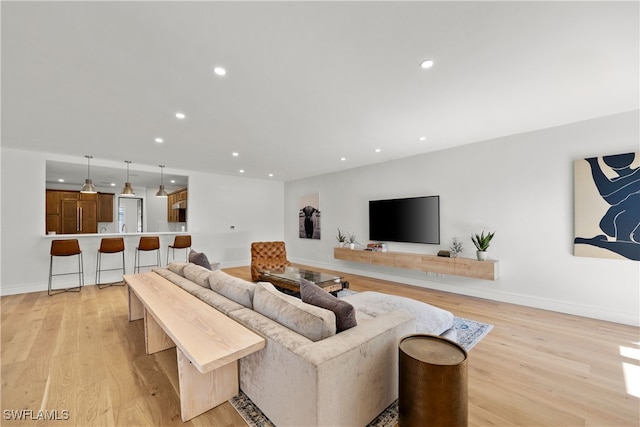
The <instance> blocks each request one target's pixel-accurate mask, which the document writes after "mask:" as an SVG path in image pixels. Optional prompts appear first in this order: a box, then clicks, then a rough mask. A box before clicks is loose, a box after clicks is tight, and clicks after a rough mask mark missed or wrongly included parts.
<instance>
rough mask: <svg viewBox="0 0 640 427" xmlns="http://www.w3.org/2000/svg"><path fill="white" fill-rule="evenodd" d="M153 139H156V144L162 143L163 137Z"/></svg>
mask: <svg viewBox="0 0 640 427" xmlns="http://www.w3.org/2000/svg"><path fill="white" fill-rule="evenodd" d="M155 141H156V142H157V143H158V144H162V143H163V142H164V139H162V138H156V139H155Z"/></svg>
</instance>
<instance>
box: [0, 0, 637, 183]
mask: <svg viewBox="0 0 640 427" xmlns="http://www.w3.org/2000/svg"><path fill="white" fill-rule="evenodd" d="M1 8H2V144H3V146H5V147H15V148H21V149H27V150H38V151H44V152H53V153H61V154H66V155H73V156H76V155H77V156H78V162H79V163H84V162H85V160H84V157H83V156H84V155H85V154H91V155H93V156H94V158H95V159H106V160H110V161H120V162H121V161H124V160H132V161H133V162H134V164H143V165H158V164H165V165H167V168H177V169H183V170H194V171H203V172H211V173H219V174H230V175H244V176H247V177H252V178H260V179H274V180H281V181H288V180H293V179H298V178H302V177H307V176H313V175H318V174H323V173H328V172H333V171H338V170H342V169H347V168H353V167H358V166H362V165H367V164H373V163H376V162H382V161H386V160H390V159H396V158H401V157H406V156H411V155H415V154H419V153H424V152H429V151H433V150H440V149H444V148H448V147H452V146H456V145H461V144H467V143H472V142H477V141H481V140H486V139H490V138H495V137H500V136H505V135H511V134H516V133H521V132H527V131H531V130H536V129H541V128H546V127H551V126H556V125H561V124H565V123H570V122H575V121H579V120H585V119H589V118H594V117H599V116H604V115H609V114H614V113H619V112H623V111H630V110H634V109H638V108H639V101H638V98H639V95H638V94H639V88H638V80H639V77H638V76H639V73H640V70H639V59H638V58H639V23H638V16H639V9H638V2H619V3H612V2H480V1H475V2H7V1H2V2H1ZM425 58H432V59H433V60H434V61H435V65H434V67H433V68H431V69H429V70H423V69H421V68H420V67H419V63H420V62H421V61H422V60H423V59H425ZM218 65H219V66H223V67H225V68H226V69H227V75H226V76H224V77H218V76H216V75H215V74H214V73H213V72H212V68H213V67H214V66H218ZM177 111H181V112H184V113H185V114H186V116H187V117H186V119H185V120H177V119H176V118H175V116H174V114H175V112H177ZM158 136H160V137H162V138H164V141H165V142H164V143H163V144H157V143H156V142H154V138H156V137H158ZM421 136H425V137H426V140H425V141H420V140H419V137H421ZM603 143H604V144H606V141H603ZM377 148H379V149H380V150H381V151H380V152H379V153H375V152H374V150H375V149H377ZM234 151H235V152H238V153H239V156H237V157H233V156H232V154H231V153H232V152H234ZM341 157H345V158H346V160H344V161H341V160H340V158H341ZM123 169H124V163H123ZM239 169H244V170H245V173H244V174H240V173H239ZM269 173H273V174H274V176H273V177H272V178H269V177H268V174H269Z"/></svg>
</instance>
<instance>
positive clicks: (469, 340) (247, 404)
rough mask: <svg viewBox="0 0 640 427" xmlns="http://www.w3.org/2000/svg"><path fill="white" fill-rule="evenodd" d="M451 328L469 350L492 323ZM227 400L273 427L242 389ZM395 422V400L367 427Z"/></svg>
mask: <svg viewBox="0 0 640 427" xmlns="http://www.w3.org/2000/svg"><path fill="white" fill-rule="evenodd" d="M339 296H340V295H339ZM453 328H454V329H455V330H456V334H457V339H456V341H457V342H458V343H459V344H460V345H461V346H462V347H464V349H465V350H467V351H469V350H471V349H472V348H473V346H475V345H476V344H477V343H478V342H479V341H480V340H481V339H482V338H484V336H485V335H487V334H488V333H489V331H490V330H491V328H493V325H489V324H486V323H481V322H476V321H475V320H471V319H465V318H462V317H454V318H453ZM229 402H230V403H231V405H233V407H234V408H235V409H236V411H238V413H239V414H240V416H241V417H242V418H243V419H244V420H245V421H246V422H247V424H249V425H250V426H251V427H275V426H274V424H273V423H272V422H271V421H269V419H268V418H267V417H266V416H265V415H264V414H263V413H262V412H261V411H260V409H258V407H257V406H256V405H254V404H253V402H252V401H251V399H249V398H248V397H247V396H246V395H245V394H244V393H243V392H242V391H240V394H239V395H238V396H236V397H234V398H233V399H231V400H230V401H229ZM397 422H398V401H397V400H396V401H395V402H393V403H392V404H391V405H389V407H388V408H387V409H385V410H384V411H383V412H382V413H381V414H380V415H378V416H377V417H376V419H375V420H373V421H371V423H370V424H369V425H368V426H367V427H393V426H395V425H396V424H397Z"/></svg>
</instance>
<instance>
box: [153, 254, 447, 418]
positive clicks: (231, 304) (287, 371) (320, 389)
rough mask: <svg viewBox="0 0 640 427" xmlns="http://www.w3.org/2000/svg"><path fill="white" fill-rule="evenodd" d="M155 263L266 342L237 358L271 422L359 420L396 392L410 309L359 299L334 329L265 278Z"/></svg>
mask: <svg viewBox="0 0 640 427" xmlns="http://www.w3.org/2000/svg"><path fill="white" fill-rule="evenodd" d="M154 271H155V273H157V274H159V275H161V276H162V277H165V278H166V279H168V280H169V281H171V282H172V283H174V284H176V285H177V286H179V287H181V288H182V289H184V290H185V291H187V292H189V293H191V294H192V295H194V296H195V297H197V298H199V299H201V300H203V301H205V302H207V303H208V304H210V305H211V306H212V307H214V308H216V309H218V310H219V311H221V312H223V313H225V314H226V315H228V316H229V317H231V318H232V319H234V320H236V321H237V322H239V323H241V324H242V325H244V326H246V327H247V328H249V329H251V330H253V331H254V332H256V333H258V334H260V335H261V336H263V337H265V339H266V340H267V344H266V346H265V348H263V349H262V350H259V351H258V352H256V353H254V354H251V355H249V356H247V357H244V358H242V359H241V360H240V388H241V389H242V391H243V392H244V393H245V394H246V395H247V396H248V397H249V398H250V399H251V400H252V401H253V402H254V403H255V404H256V405H257V406H258V407H259V408H260V409H261V410H262V412H263V413H264V414H265V415H266V416H267V417H268V418H269V419H270V420H271V421H272V422H273V423H274V424H275V425H277V426H298V427H299V426H364V425H366V424H368V423H369V422H370V421H371V420H373V419H374V418H375V417H376V416H377V415H378V414H380V413H381V412H382V411H383V410H384V409H385V408H386V407H387V406H389V405H390V404H391V403H392V402H393V401H394V400H395V399H397V397H398V347H397V346H398V342H399V340H400V338H401V337H402V336H404V335H407V334H410V333H414V332H416V316H415V315H414V314H412V313H411V312H408V311H403V310H391V311H386V312H380V311H375V310H373V311H371V312H370V313H369V314H368V313H366V312H365V311H366V310H360V309H358V308H357V304H356V305H354V306H355V307H356V320H357V326H355V327H353V328H350V329H348V330H346V331H342V332H340V333H338V334H336V326H335V324H336V320H335V315H334V313H333V312H332V311H329V310H325V309H323V308H320V307H316V306H312V305H310V304H306V303H304V302H302V301H301V300H299V299H297V298H295V297H292V296H289V295H285V294H283V293H281V292H279V291H278V290H277V289H275V288H274V287H273V285H271V284H270V283H252V282H248V281H245V280H242V279H239V278H236V277H233V276H230V275H228V274H226V273H224V272H223V271H219V270H218V271H213V272H211V271H209V270H207V269H204V268H202V267H200V266H197V265H195V264H186V263H172V264H170V265H169V266H168V268H161V269H155V270H154ZM355 297H357V295H353V296H351V299H354V298H355ZM355 299H356V303H357V298H355ZM428 307H431V306H428ZM391 308H393V307H391ZM432 308H434V307H432ZM435 310H439V309H435ZM439 311H441V312H443V313H448V312H445V311H444V310H439ZM449 314H450V313H449ZM445 317H446V316H445ZM451 318H453V316H452V315H451ZM445 323H446V322H445ZM449 327H450V325H449ZM439 328H445V329H448V328H447V327H446V324H441V325H439ZM443 331H444V329H443ZM423 332H427V331H423ZM432 333H437V334H440V333H442V331H433V332H432Z"/></svg>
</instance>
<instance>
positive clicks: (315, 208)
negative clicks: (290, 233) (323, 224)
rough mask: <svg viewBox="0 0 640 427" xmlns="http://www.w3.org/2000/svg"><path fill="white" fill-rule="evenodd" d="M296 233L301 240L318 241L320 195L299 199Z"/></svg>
mask: <svg viewBox="0 0 640 427" xmlns="http://www.w3.org/2000/svg"><path fill="white" fill-rule="evenodd" d="M298 218H299V226H298V233H299V236H300V238H301V239H317V240H319V239H320V194H319V193H315V194H311V195H309V196H304V197H301V198H300V211H299V212H298Z"/></svg>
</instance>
